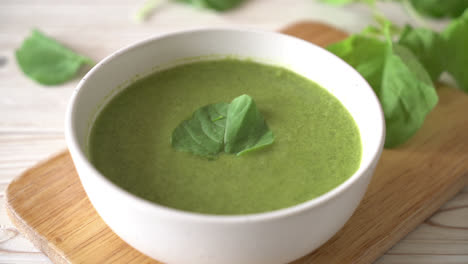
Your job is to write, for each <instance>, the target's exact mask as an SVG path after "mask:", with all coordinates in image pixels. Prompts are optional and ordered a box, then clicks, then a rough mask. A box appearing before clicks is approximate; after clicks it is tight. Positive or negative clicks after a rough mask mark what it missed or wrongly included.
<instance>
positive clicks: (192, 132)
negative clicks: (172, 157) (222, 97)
mask: <svg viewBox="0 0 468 264" xmlns="http://www.w3.org/2000/svg"><path fill="white" fill-rule="evenodd" d="M228 106H229V104H227V103H219V104H211V105H207V106H204V107H202V108H200V109H198V110H196V111H195V113H193V116H192V117H191V118H190V119H188V120H185V121H183V122H182V123H181V124H180V125H179V126H177V127H176V129H175V130H174V132H173V133H172V137H171V144H172V147H174V148H175V149H177V150H179V151H184V152H190V153H193V154H196V155H199V156H203V157H207V158H213V157H214V156H215V155H217V154H218V153H219V152H221V151H222V150H223V146H224V133H225V126H226V118H220V117H226V115H227V109H228Z"/></svg>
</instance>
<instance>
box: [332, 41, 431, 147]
mask: <svg viewBox="0 0 468 264" xmlns="http://www.w3.org/2000/svg"><path fill="white" fill-rule="evenodd" d="M327 49H328V50H329V51H331V52H333V53H335V54H336V55H337V56H339V57H341V58H342V59H344V60H345V61H346V62H348V63H349V64H350V65H351V66H353V67H354V68H355V69H356V70H357V71H358V72H359V73H361V75H362V76H363V77H364V78H365V79H366V80H367V81H368V82H369V84H370V85H371V87H372V88H373V90H374V91H375V93H376V95H377V97H378V98H379V100H380V103H381V105H382V108H383V111H384V115H385V121H386V128H387V131H386V140H385V147H387V148H392V147H396V146H398V145H400V144H402V143H404V142H406V141H407V140H408V139H409V138H411V137H412V136H413V134H414V133H415V132H416V131H417V130H418V129H419V128H420V127H421V125H422V124H423V122H424V119H425V117H426V115H427V114H428V113H429V112H430V111H431V110H432V109H433V108H434V106H435V105H436V104H437V100H438V97H437V93H436V91H435V88H434V86H433V84H432V82H431V79H430V76H429V74H428V73H427V72H426V70H425V69H424V67H423V66H422V65H421V64H420V63H419V62H418V59H417V58H416V56H415V55H414V54H413V53H412V52H411V51H410V50H409V49H407V48H405V47H403V46H401V45H398V44H395V45H393V44H392V43H391V42H390V41H380V40H379V39H376V38H368V37H364V36H361V35H353V36H351V37H349V38H348V39H346V40H343V41H341V42H338V43H335V44H332V45H330V46H328V47H327Z"/></svg>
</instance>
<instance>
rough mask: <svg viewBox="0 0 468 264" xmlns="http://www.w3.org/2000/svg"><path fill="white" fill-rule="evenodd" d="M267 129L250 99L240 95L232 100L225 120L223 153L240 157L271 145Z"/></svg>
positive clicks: (270, 137)
mask: <svg viewBox="0 0 468 264" xmlns="http://www.w3.org/2000/svg"><path fill="white" fill-rule="evenodd" d="M273 140H274V136H273V132H272V131H271V130H270V129H269V128H268V126H267V124H266V123H265V120H264V119H263V116H262V115H261V114H260V112H259V111H258V108H257V106H256V104H255V102H254V101H253V99H252V97H250V96H248V95H245V94H244V95H241V96H239V97H237V98H235V99H234V100H232V102H231V104H230V105H229V108H228V112H227V119H226V133H225V135H224V151H225V152H227V153H237V155H242V154H244V153H247V152H249V151H252V150H255V149H259V148H261V147H264V146H267V145H270V144H272V143H273Z"/></svg>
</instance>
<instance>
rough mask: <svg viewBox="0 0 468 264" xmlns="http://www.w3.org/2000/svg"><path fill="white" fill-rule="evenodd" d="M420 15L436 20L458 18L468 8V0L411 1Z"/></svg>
mask: <svg viewBox="0 0 468 264" xmlns="http://www.w3.org/2000/svg"><path fill="white" fill-rule="evenodd" d="M410 3H411V5H412V6H413V8H414V9H415V10H416V11H418V12H419V13H420V14H422V15H425V16H430V17H435V18H441V17H458V16H460V15H461V14H463V12H464V11H465V9H467V8H468V0H410Z"/></svg>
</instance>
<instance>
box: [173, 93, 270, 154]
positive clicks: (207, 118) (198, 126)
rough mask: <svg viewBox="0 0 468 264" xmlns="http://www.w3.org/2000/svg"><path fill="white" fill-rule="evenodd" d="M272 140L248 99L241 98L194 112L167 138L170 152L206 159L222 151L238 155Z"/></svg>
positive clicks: (267, 143) (263, 121) (243, 96)
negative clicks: (174, 150)
mask: <svg viewBox="0 0 468 264" xmlns="http://www.w3.org/2000/svg"><path fill="white" fill-rule="evenodd" d="M273 140H274V136H273V132H272V131H271V130H269V129H268V126H267V124H266V123H265V120H264V119H263V116H262V115H261V113H260V112H259V111H258V109H257V106H256V104H255V102H254V101H253V99H252V98H251V97H250V96H248V95H241V96H239V97H237V98H235V99H234V100H233V101H232V102H231V103H230V104H228V103H218V104H210V105H207V106H204V107H202V108H200V109H198V110H196V111H195V112H194V114H193V115H192V117H191V118H190V119H188V120H185V121H183V122H182V123H180V124H179V125H178V126H177V127H176V128H175V129H174V131H173V132H172V136H171V144H172V147H174V149H176V150H178V151H184V152H190V153H192V154H195V155H199V156H202V157H206V158H209V159H213V158H215V157H216V155H217V154H219V153H220V152H222V151H223V150H224V152H226V153H236V154H237V155H242V154H244V153H247V152H250V151H253V150H256V149H259V148H261V147H264V146H267V145H270V144H272V143H273Z"/></svg>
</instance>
